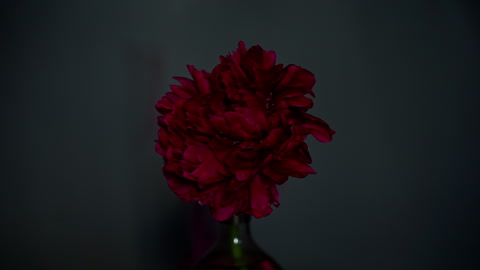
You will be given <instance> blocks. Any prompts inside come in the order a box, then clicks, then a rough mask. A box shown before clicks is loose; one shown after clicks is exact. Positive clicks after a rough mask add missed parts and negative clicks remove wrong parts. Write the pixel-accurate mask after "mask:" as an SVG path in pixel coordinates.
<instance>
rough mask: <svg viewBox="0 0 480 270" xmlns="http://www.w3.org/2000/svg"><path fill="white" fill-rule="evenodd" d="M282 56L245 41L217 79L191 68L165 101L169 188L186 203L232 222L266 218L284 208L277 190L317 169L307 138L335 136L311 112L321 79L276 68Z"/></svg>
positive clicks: (161, 119)
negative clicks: (247, 217) (238, 218)
mask: <svg viewBox="0 0 480 270" xmlns="http://www.w3.org/2000/svg"><path fill="white" fill-rule="evenodd" d="M275 58H276V54H275V52H274V51H265V50H263V49H262V48H261V47H260V46H258V45H257V46H253V47H251V48H250V49H248V50H247V49H246V47H245V44H244V43H243V42H239V45H238V49H237V50H236V51H235V52H233V53H232V54H231V55H227V56H225V57H224V56H221V57H220V64H218V65H217V66H216V67H215V68H214V69H213V70H212V72H211V73H208V72H206V71H199V70H197V69H195V68H194V67H193V66H187V67H188V70H189V72H190V74H191V76H192V79H188V78H183V77H174V79H176V80H177V81H178V82H179V83H180V84H179V85H171V86H170V88H171V92H168V93H166V94H165V96H164V97H163V98H162V99H160V100H159V101H158V103H157V104H156V106H155V107H156V109H157V110H158V112H159V113H160V114H161V115H160V116H158V124H159V126H160V129H159V131H158V140H157V141H156V145H155V148H156V151H157V153H159V154H160V155H162V156H163V158H164V161H165V164H164V167H163V172H164V175H165V178H166V179H167V182H168V185H169V187H170V188H171V189H172V190H173V192H174V193H175V194H177V195H178V196H179V197H180V198H181V199H182V200H184V201H198V202H200V203H201V204H204V205H208V206H209V207H210V210H211V213H212V216H213V217H214V218H215V219H217V220H220V221H222V220H226V219H228V218H230V217H231V216H232V215H233V214H238V213H246V214H250V215H253V216H255V217H256V218H261V217H265V216H267V215H269V214H270V213H271V212H272V207H271V206H272V205H273V206H278V205H279V196H278V191H277V187H276V186H277V185H281V184H283V183H284V182H285V181H287V179H288V177H289V176H293V177H297V178H303V177H305V176H307V175H308V174H313V173H315V171H314V170H313V169H312V168H311V167H310V166H309V165H308V164H310V163H312V159H311V157H310V154H309V152H308V147H307V145H306V144H305V142H304V140H305V138H306V137H307V135H310V134H311V135H313V136H314V137H315V138H316V139H317V140H318V141H320V142H329V141H331V139H332V135H333V134H334V133H335V132H334V131H333V130H332V129H330V128H329V126H328V125H327V124H326V123H325V122H324V121H323V120H321V119H319V118H317V117H315V116H312V115H310V114H308V113H307V111H308V110H309V109H310V108H312V106H313V102H312V100H311V99H310V98H308V97H306V96H305V95H307V94H309V95H311V96H314V93H313V92H312V87H313V85H314V84H315V77H314V75H313V74H312V73H311V72H309V71H308V70H305V69H303V68H301V67H299V66H295V65H288V66H286V67H284V66H283V65H281V64H276V63H275Z"/></svg>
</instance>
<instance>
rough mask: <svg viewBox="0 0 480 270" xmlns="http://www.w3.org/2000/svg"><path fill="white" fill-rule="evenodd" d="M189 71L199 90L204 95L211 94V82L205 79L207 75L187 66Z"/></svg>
mask: <svg viewBox="0 0 480 270" xmlns="http://www.w3.org/2000/svg"><path fill="white" fill-rule="evenodd" d="M187 68H188V71H189V72H190V74H191V75H192V77H193V80H194V83H195V85H196V86H197V90H198V91H199V92H200V94H202V95H207V94H210V93H211V89H210V82H209V81H208V79H207V78H205V73H204V72H201V71H198V70H197V69H195V67H194V66H192V65H187Z"/></svg>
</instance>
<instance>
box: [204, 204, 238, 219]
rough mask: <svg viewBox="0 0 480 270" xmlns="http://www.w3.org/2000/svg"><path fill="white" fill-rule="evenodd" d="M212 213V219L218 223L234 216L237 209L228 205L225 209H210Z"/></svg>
mask: <svg viewBox="0 0 480 270" xmlns="http://www.w3.org/2000/svg"><path fill="white" fill-rule="evenodd" d="M210 213H211V214H212V217H213V218H214V219H216V220H218V221H225V220H227V219H229V218H231V217H232V216H233V214H234V213H235V207H234V206H232V205H227V206H224V207H210Z"/></svg>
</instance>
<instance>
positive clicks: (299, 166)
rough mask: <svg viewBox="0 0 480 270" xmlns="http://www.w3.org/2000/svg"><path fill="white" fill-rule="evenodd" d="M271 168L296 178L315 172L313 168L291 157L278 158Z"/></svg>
mask: <svg viewBox="0 0 480 270" xmlns="http://www.w3.org/2000/svg"><path fill="white" fill-rule="evenodd" d="M275 165H276V166H275V167H274V168H273V169H276V170H277V171H278V172H279V173H286V174H288V175H290V176H293V177H297V178H304V177H306V176H307V175H309V174H315V173H316V172H315V170H314V169H312V167H310V166H308V165H307V164H305V163H302V162H299V161H297V160H293V159H284V160H278V161H277V163H276V164H275Z"/></svg>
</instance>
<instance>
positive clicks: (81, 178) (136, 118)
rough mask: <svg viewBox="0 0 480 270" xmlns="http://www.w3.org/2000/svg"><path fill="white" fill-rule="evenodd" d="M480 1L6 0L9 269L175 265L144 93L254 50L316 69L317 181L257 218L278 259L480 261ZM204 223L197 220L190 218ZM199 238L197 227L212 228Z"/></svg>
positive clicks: (367, 265)
mask: <svg viewBox="0 0 480 270" xmlns="http://www.w3.org/2000/svg"><path fill="white" fill-rule="evenodd" d="M478 14H479V9H478V5H476V4H475V1H453V0H428V1H427V0H423V1H420V0H415V1H414V0H405V1H380V0H378V1H353V0H351V1H306V0H298V1H287V0H285V1H283V0H282V1H279V0H277V1H267V0H263V1H259V0H257V1H251V0H244V1H225V0H221V1H220V0H205V1H196V0H171V1H124V0H120V1H101V0H99V1H92V2H90V3H85V2H81V1H80V2H78V1H51V0H50V1H10V3H9V4H2V7H1V28H0V29H1V30H0V31H1V45H0V46H1V51H0V54H1V66H2V69H1V81H0V83H1V107H0V110H1V114H0V115H1V131H2V132H1V147H2V148H1V149H2V150H1V153H2V154H1V156H2V163H1V169H2V170H1V184H0V191H1V199H0V200H1V216H0V224H1V245H2V252H1V253H0V254H1V257H2V260H1V261H2V264H3V267H1V268H2V269H174V267H175V265H177V264H178V263H179V262H180V261H184V260H186V259H185V258H186V257H185V256H188V251H189V249H190V248H189V243H190V239H191V238H192V232H191V230H192V228H195V227H196V226H197V224H191V220H192V215H193V214H192V213H193V212H194V211H196V210H195V209H197V208H195V207H193V206H192V205H190V204H184V203H182V202H180V201H179V200H178V199H177V198H176V197H175V196H174V195H173V194H172V192H171V191H170V190H169V189H168V187H167V185H166V183H165V181H164V178H163V176H162V174H161V165H162V161H161V157H160V156H158V155H156V154H155V152H154V150H153V146H154V139H155V136H156V129H157V127H156V121H155V116H156V113H155V111H154V109H153V107H154V105H155V102H156V100H157V99H159V98H160V97H161V96H162V95H163V94H164V93H165V91H167V89H168V85H169V84H172V83H174V81H173V80H172V79H171V77H172V76H186V75H187V70H186V68H185V65H186V64H195V65H196V66H197V67H198V68H201V69H211V68H212V67H213V66H214V64H215V63H216V62H217V59H218V56H219V55H221V54H222V55H223V54H226V53H227V52H229V51H232V50H234V49H235V48H236V44H237V42H238V41H239V40H244V41H245V42H246V43H247V45H248V46H251V45H256V44H260V45H261V46H263V47H264V48H265V49H269V50H276V51H277V55H278V61H279V62H281V63H285V64H289V63H294V64H297V65H301V66H303V67H305V68H307V69H309V70H311V71H312V72H313V73H314V74H316V78H317V84H316V86H315V88H314V91H315V92H316V93H317V98H316V100H315V107H314V109H313V110H312V113H313V114H314V115H317V116H320V117H322V118H324V119H325V120H326V121H327V122H329V123H330V124H331V126H332V127H333V128H334V129H335V130H336V131H337V132H338V133H337V135H335V137H334V141H333V142H332V143H330V144H320V143H318V142H316V141H314V140H311V139H309V145H310V149H311V152H312V156H313V159H314V163H313V167H314V168H315V169H316V170H317V172H318V174H317V175H312V176H309V177H308V178H306V179H291V181H289V182H288V183H286V184H285V185H284V186H282V187H281V188H280V196H281V206H280V208H279V209H276V210H275V211H274V213H273V214H272V215H271V216H269V217H267V218H265V219H261V220H255V221H253V224H252V226H253V232H254V234H255V238H256V239H257V241H258V242H259V243H260V245H261V246H262V247H263V248H264V249H265V250H267V251H268V252H269V253H270V254H271V255H272V256H273V257H275V258H276V259H277V260H278V261H279V263H280V264H281V265H283V266H284V268H285V269H290V270H292V269H479V268H480V262H479V258H478V255H479V244H478V243H479V240H480V239H479V231H478V228H479V227H480V221H479V208H478V206H477V205H478V204H479V195H480V190H479V187H480V184H479V182H478V181H479V169H478V167H477V166H478V162H479V158H478V157H479V143H478V139H479V135H480V134H479V126H478V116H477V114H478V111H479V109H478V108H479V105H480V104H479V90H480V89H479V87H480V76H479V75H480V74H479V71H480V51H479V49H480V32H479V30H480V25H479V16H478ZM198 226H200V225H198ZM206 232H207V233H206V235H208V232H210V231H208V230H207V231H206Z"/></svg>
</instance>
